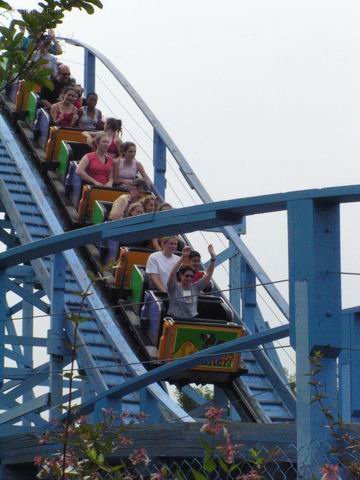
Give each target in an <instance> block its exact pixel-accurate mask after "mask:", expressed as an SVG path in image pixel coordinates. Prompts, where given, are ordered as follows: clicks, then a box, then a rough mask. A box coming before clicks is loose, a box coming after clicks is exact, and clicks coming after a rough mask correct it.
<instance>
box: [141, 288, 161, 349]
mask: <svg viewBox="0 0 360 480" xmlns="http://www.w3.org/2000/svg"><path fill="white" fill-rule="evenodd" d="M145 288H146V287H144V290H145ZM166 298H167V294H166V293H165V294H162V293H160V292H155V291H154V290H147V291H145V295H144V305H143V306H142V308H141V314H140V318H141V319H144V318H146V319H147V320H148V321H147V324H148V326H147V328H146V334H147V336H148V337H149V339H150V340H151V342H152V343H153V345H155V346H158V344H159V341H160V335H161V332H162V323H163V318H164V316H165V315H166V310H167V306H166Z"/></svg>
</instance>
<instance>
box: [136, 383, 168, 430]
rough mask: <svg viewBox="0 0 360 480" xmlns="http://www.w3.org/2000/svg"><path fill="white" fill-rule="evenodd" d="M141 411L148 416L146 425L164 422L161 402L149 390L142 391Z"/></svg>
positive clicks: (143, 389)
mask: <svg viewBox="0 0 360 480" xmlns="http://www.w3.org/2000/svg"><path fill="white" fill-rule="evenodd" d="M140 410H141V412H144V413H146V414H147V415H148V418H147V420H146V423H161V422H162V421H163V418H162V415H161V412H160V409H159V402H158V401H157V400H156V399H155V398H154V397H153V396H152V395H151V393H149V391H148V389H147V388H142V389H141V390H140Z"/></svg>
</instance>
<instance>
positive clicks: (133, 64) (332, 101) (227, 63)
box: [12, 0, 360, 306]
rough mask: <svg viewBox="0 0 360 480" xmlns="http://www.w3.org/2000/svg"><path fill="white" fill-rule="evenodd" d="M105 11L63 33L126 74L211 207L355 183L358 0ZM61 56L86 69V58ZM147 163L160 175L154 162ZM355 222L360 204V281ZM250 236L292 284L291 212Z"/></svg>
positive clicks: (114, 1)
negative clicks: (227, 201)
mask: <svg viewBox="0 0 360 480" xmlns="http://www.w3.org/2000/svg"><path fill="white" fill-rule="evenodd" d="M12 3H13V4H14V5H15V6H16V7H21V8H30V7H31V6H33V5H34V4H35V3H36V2H32V1H25V0H19V1H15V2H12ZM103 3H104V9H103V11H99V12H97V13H96V14H95V15H93V16H87V15H85V14H84V13H74V14H71V15H69V16H68V17H67V19H66V21H65V22H64V24H63V26H62V27H61V28H60V29H59V30H58V33H60V34H62V35H64V36H70V37H75V38H79V39H81V40H83V41H85V42H88V43H89V44H91V45H93V46H94V47H96V48H97V49H98V50H100V51H101V52H103V53H105V54H106V55H107V56H108V58H109V59H110V60H111V61H112V62H113V63H115V64H116V65H117V66H118V68H119V69H120V70H121V72H122V73H123V74H124V75H125V76H126V77H127V78H128V80H129V81H130V82H131V83H132V85H133V86H134V87H135V88H136V90H137V91H138V92H139V93H140V94H141V95H142V97H143V98H144V100H145V101H146V102H147V103H148V105H149V106H150V108H151V109H152V110H153V111H154V113H155V114H156V115H157V116H158V118H159V120H160V121H161V122H162V124H163V125H164V126H165V128H166V129H167V130H168V132H169V133H170V134H171V136H172V137H173V139H174V140H175V142H176V143H177V145H178V146H179V147H180V149H181V150H182V152H183V153H184V155H185V157H186V158H187V159H188V161H189V162H190V163H191V165H192V167H193V169H194V170H195V172H196V173H197V174H198V176H199V177H200V179H201V180H202V181H203V182H204V184H205V185H206V186H207V188H208V190H209V192H210V194H211V195H212V196H213V198H214V199H216V200H222V199H227V198H238V197H245V196H255V195H260V194H265V193H276V192H281V191H289V190H299V189H306V188H319V187H328V186H334V185H349V184H354V183H359V180H358V177H359V167H358V162H359V158H360V135H359V130H360V95H359V85H360V59H359V57H360V29H359V24H360V3H359V2H358V1H353V0H348V1H347V2H340V1H338V0H337V1H334V0H302V1H301V2H300V1H296V2H295V1H293V0H223V1H222V2H219V1H214V0H181V1H180V0H103ZM65 50H66V52H65V58H67V59H68V60H69V65H70V66H71V68H72V69H73V71H74V72H77V71H78V68H79V66H78V65H77V64H76V63H74V62H76V61H79V59H78V56H77V54H76V52H75V53H74V51H73V50H74V49H71V48H70V47H66V49H65ZM79 58H80V57H79ZM71 62H73V63H71ZM98 74H99V79H98V84H97V90H98V91H99V93H100V95H101V96H103V98H104V99H105V97H106V95H108V97H109V95H110V94H109V91H108V92H107V93H106V87H104V85H103V84H104V83H105V84H106V85H107V87H108V89H110V90H111V95H116V96H117V95H118V94H119V98H120V96H121V93H120V90H119V92H118V91H117V89H118V87H116V84H115V83H114V84H112V83H111V81H110V80H109V79H108V77H107V75H106V74H105V73H104V72H103V71H102V70H101V69H99V70H98ZM104 89H105V90H104ZM109 98H110V100H109ZM109 98H107V104H109V102H110V103H111V101H112V100H111V97H109ZM122 102H126V100H125V99H124V100H122ZM123 105H125V103H123ZM126 105H127V104H126ZM110 107H111V109H112V111H113V112H114V113H116V114H117V115H118V116H120V117H121V118H124V120H125V125H126V126H127V128H128V131H127V132H125V135H124V136H125V137H126V138H127V139H128V138H129V134H130V133H131V132H133V133H132V134H133V135H135V138H136V139H137V141H138V143H139V144H141V146H143V148H144V150H147V151H148V152H151V145H150V144H148V145H145V143H146V142H147V141H148V139H146V138H140V137H141V134H139V133H134V132H135V130H136V126H134V127H132V126H131V121H130V119H128V120H126V118H127V115H126V114H125V112H124V111H123V109H122V107H121V105H120V104H117V103H116V102H115V103H113V104H111V105H110ZM127 108H130V107H127ZM104 110H107V108H104ZM132 128H134V130H132ZM136 135H140V137H139V136H136ZM143 143H144V144H143ZM139 156H140V158H141V160H143V161H144V163H145V164H146V167H147V168H148V169H150V162H149V160H148V159H147V158H146V156H144V152H139ZM174 181H175V180H174ZM173 188H174V189H177V187H176V185H174V186H173ZM179 191H180V190H179ZM182 195H183V194H180V196H182ZM183 199H184V203H185V204H189V202H190V200H189V198H186V200H185V194H184V198H183ZM359 216H360V209H359V208H358V206H357V205H355V206H347V207H346V208H345V209H343V220H342V228H343V233H342V235H343V236H342V238H343V267H342V268H343V270H344V271H356V272H360V259H359V244H360V238H359V237H360V235H359V228H358V219H359ZM247 225H248V234H247V235H246V237H245V238H244V240H245V241H246V242H247V244H248V245H249V246H250V247H251V248H252V250H253V251H254V253H255V254H256V255H257V257H258V258H259V260H260V261H261V263H262V264H263V265H264V267H265V269H266V270H267V271H268V272H269V274H270V275H271V277H272V278H273V279H274V280H277V279H280V278H287V275H288V273H287V244H286V242H287V239H286V235H287V232H286V216H285V214H271V215H264V216H260V217H256V218H255V217H253V218H249V219H248V221H247ZM359 282H360V277H347V278H346V279H345V281H344V306H349V305H358V304H359V303H360V301H359V295H358V292H359V290H360V288H359V287H360V283H359Z"/></svg>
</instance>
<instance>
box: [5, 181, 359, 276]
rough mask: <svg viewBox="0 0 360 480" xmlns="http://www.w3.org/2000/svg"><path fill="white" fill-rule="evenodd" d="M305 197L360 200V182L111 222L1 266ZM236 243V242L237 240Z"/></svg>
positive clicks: (31, 249) (19, 250)
mask: <svg viewBox="0 0 360 480" xmlns="http://www.w3.org/2000/svg"><path fill="white" fill-rule="evenodd" d="M2 188H4V187H3V186H2ZM0 191H1V182H0ZM303 198H318V199H329V198H331V200H332V203H334V202H354V201H359V200H360V185H354V186H350V187H333V188H324V189H322V190H305V191H302V192H291V193H286V194H276V195H264V196H260V197H254V198H247V199H236V200H226V201H222V202H213V203H211V204H204V205H196V206H193V207H186V208H178V209H175V210H171V211H170V212H169V211H167V212H159V213H156V214H155V215H154V214H148V215H140V216H138V217H131V218H126V219H122V220H117V221H114V222H108V223H104V224H100V225H95V226H92V227H87V228H83V229H81V230H75V231H71V232H66V233H64V234H62V235H56V236H54V237H50V238H46V239H43V240H38V241H37V242H33V243H32V244H30V245H21V246H19V247H15V248H12V249H10V250H8V251H6V252H3V253H1V254H0V268H8V267H11V266H14V265H17V264H19V263H22V262H23V261H27V260H32V259H34V258H39V257H41V256H46V255H49V254H53V253H57V252H60V251H64V250H67V249H70V248H76V247H79V246H81V245H86V244H89V243H95V242H99V241H100V240H102V239H110V238H115V237H116V238H117V239H119V240H120V241H137V240H146V239H148V238H149V237H154V236H161V235H162V236H164V235H170V234H176V233H186V232H191V231H196V230H200V229H201V228H203V226H204V225H214V226H218V225H223V226H224V225H231V224H233V223H236V222H237V220H238V219H239V218H240V217H241V216H243V215H244V214H245V215H249V214H255V213H266V212H267V211H277V210H283V209H285V208H286V204H287V202H288V201H289V202H290V201H293V200H296V199H303ZM238 240H240V239H239V238H238ZM234 244H235V245H236V242H234Z"/></svg>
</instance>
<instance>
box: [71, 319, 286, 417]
mask: <svg viewBox="0 0 360 480" xmlns="http://www.w3.org/2000/svg"><path fill="white" fill-rule="evenodd" d="M288 335H289V327H288V326H287V325H286V326H281V327H277V328H273V329H272V330H269V331H267V332H262V333H257V334H255V335H252V336H245V337H241V338H239V339H237V340H232V341H230V342H226V343H223V344H221V345H216V346H215V347H211V348H208V349H206V350H201V351H200V352H197V353H195V354H193V355H189V356H187V357H185V358H183V359H181V360H176V361H172V362H169V363H167V364H166V365H163V366H161V367H158V368H155V369H154V370H150V371H149V372H147V373H145V374H143V375H140V376H138V377H135V378H132V379H130V380H129V381H128V382H126V383H123V384H122V385H119V386H116V387H113V388H111V389H109V390H107V391H105V392H103V393H99V394H98V395H97V396H96V397H95V398H93V399H91V400H88V401H87V402H85V403H83V404H81V405H79V407H78V408H77V413H78V414H79V415H83V414H85V415H86V414H88V413H91V412H92V410H93V409H94V406H95V404H96V402H97V401H99V400H102V399H104V398H105V397H114V398H122V397H124V396H125V395H127V394H129V393H132V392H135V391H137V390H140V389H142V388H144V387H146V386H148V385H150V384H152V383H154V382H159V381H161V380H164V379H166V378H168V377H171V375H173V374H174V373H179V372H182V371H184V370H187V369H190V368H192V367H195V366H196V365H198V364H199V363H203V362H206V361H208V360H210V359H212V358H214V356H221V355H223V354H224V353H227V352H233V351H239V352H241V351H242V350H245V349H248V348H254V347H257V346H258V345H262V344H263V343H268V342H271V341H273V340H279V339H280V338H285V337H287V336H288Z"/></svg>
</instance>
